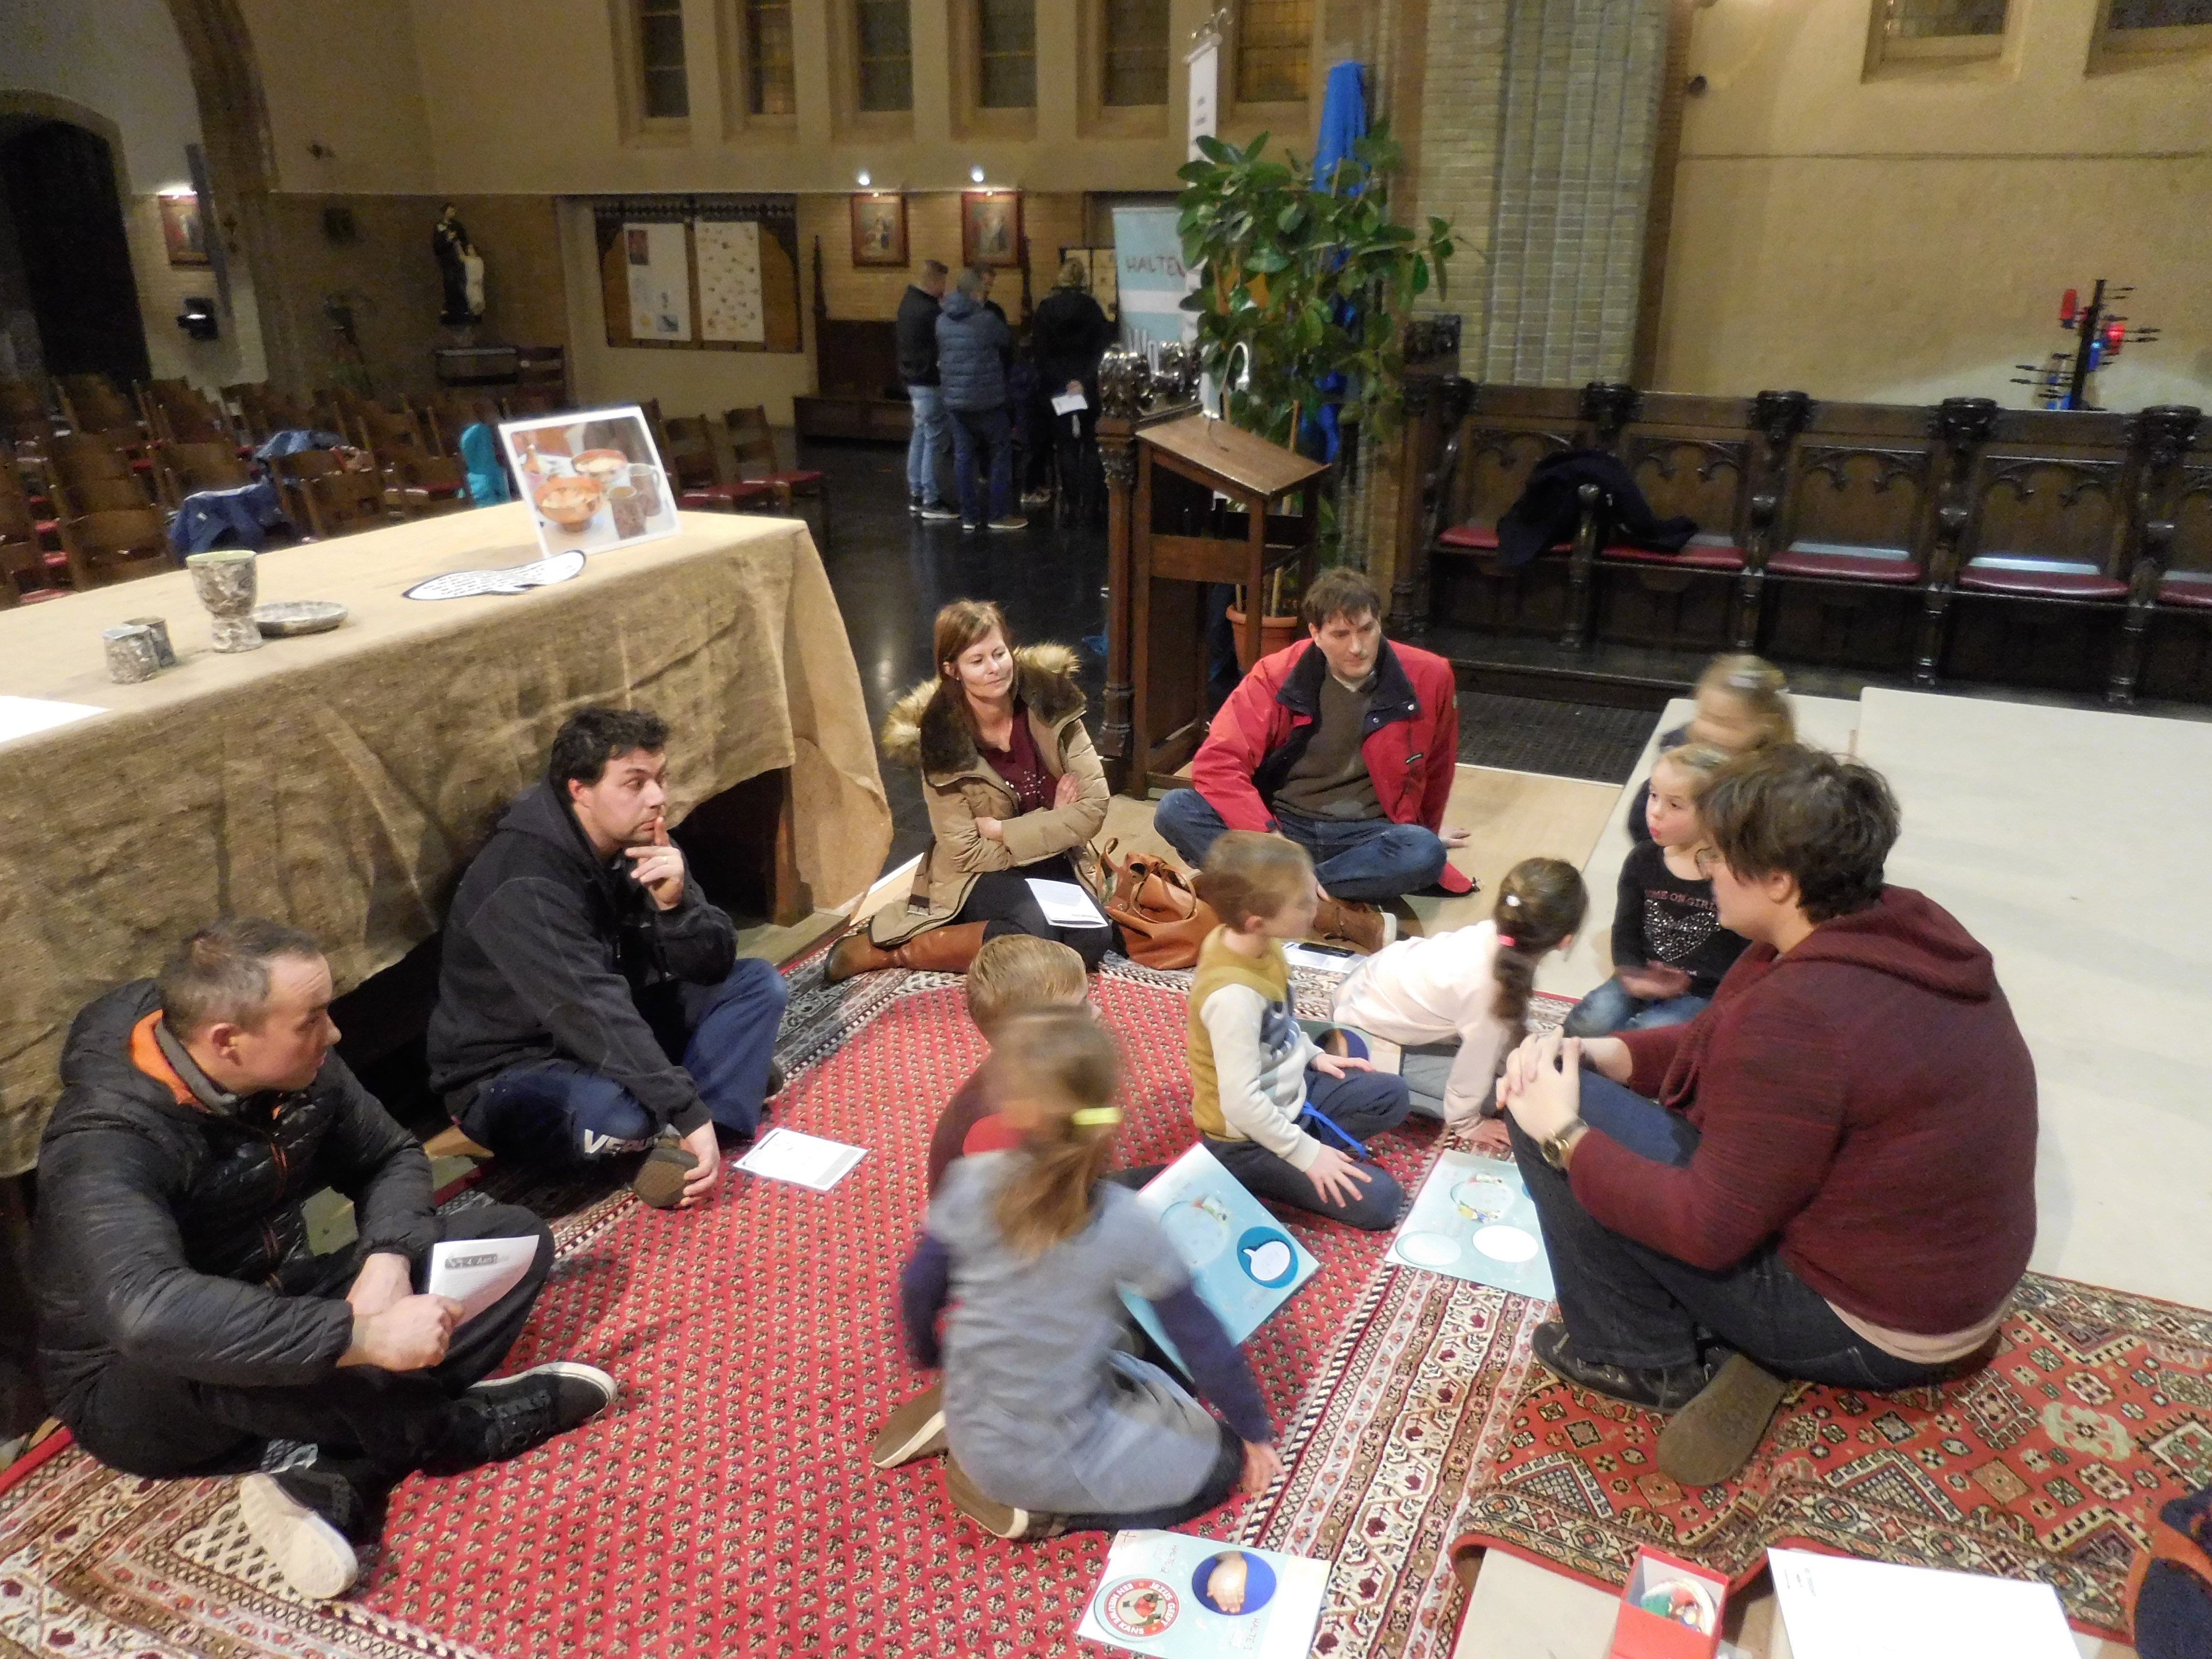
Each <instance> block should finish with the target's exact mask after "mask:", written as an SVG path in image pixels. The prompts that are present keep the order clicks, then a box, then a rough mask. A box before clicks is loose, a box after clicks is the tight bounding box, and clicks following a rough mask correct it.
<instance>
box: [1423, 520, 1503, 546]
mask: <svg viewBox="0 0 2212 1659" xmlns="http://www.w3.org/2000/svg"><path fill="white" fill-rule="evenodd" d="M1437 543H1438V544H1439V545H1441V546H1444V547H1474V548H1480V549H1482V550H1485V551H1490V550H1495V549H1496V547H1497V546H1498V532H1496V531H1495V530H1485V529H1484V528H1483V527H1482V526H1480V525H1479V524H1455V525H1454V526H1452V527H1451V528H1450V529H1449V530H1446V531H1443V532H1439V533H1438V535H1437Z"/></svg>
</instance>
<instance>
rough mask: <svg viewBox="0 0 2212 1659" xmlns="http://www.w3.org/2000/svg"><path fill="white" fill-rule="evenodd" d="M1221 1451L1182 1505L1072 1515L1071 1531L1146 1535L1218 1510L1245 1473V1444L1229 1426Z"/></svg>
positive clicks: (1069, 1520) (1225, 1428) (1225, 1427)
mask: <svg viewBox="0 0 2212 1659" xmlns="http://www.w3.org/2000/svg"><path fill="white" fill-rule="evenodd" d="M1220 1429H1221V1449H1220V1451H1219V1452H1218V1453H1216V1454H1215V1455H1214V1459H1213V1467H1212V1468H1210V1469H1208V1470H1207V1471H1206V1480H1205V1483H1204V1484H1203V1485H1202V1486H1200V1487H1199V1489H1198V1490H1197V1491H1196V1492H1193V1493H1192V1494H1191V1495H1190V1496H1189V1497H1188V1498H1185V1499H1183V1501H1182V1503H1180V1504H1169V1505H1168V1506H1167V1507H1166V1508H1164V1509H1158V1510H1135V1511H1133V1512H1132V1513H1130V1514H1127V1515H1071V1516H1068V1517H1067V1530H1068V1531H1069V1532H1145V1531H1151V1530H1157V1529H1164V1528H1168V1527H1179V1526H1181V1525H1182V1523H1183V1522H1186V1521H1194V1520H1196V1519H1197V1518H1198V1517H1199V1516H1201V1515H1204V1514H1205V1513H1206V1511H1207V1510H1212V1509H1218V1508H1219V1507H1220V1506H1221V1505H1222V1504H1225V1503H1227V1502H1228V1501H1229V1496H1230V1494H1231V1492H1235V1491H1236V1490H1237V1481H1238V1480H1242V1479H1243V1474H1244V1443H1243V1441H1242V1440H1239V1439H1238V1438H1237V1431H1236V1430H1234V1429H1232V1428H1231V1427H1230V1426H1229V1425H1227V1424H1226V1423H1224V1424H1222V1425H1220Z"/></svg>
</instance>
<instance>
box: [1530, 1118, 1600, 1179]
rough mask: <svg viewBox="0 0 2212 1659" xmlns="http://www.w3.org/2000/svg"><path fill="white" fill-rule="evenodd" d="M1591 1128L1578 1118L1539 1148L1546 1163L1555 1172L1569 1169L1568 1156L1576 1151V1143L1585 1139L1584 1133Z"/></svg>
mask: <svg viewBox="0 0 2212 1659" xmlns="http://www.w3.org/2000/svg"><path fill="white" fill-rule="evenodd" d="M1587 1128H1589V1124H1587V1123H1585V1122H1583V1121H1582V1119H1580V1118H1576V1119H1575V1120H1574V1121H1572V1122H1571V1123H1569V1124H1568V1125H1567V1127H1565V1128H1564V1129H1562V1130H1560V1131H1559V1133H1557V1134H1555V1135H1553V1137H1552V1138H1551V1139H1549V1140H1547V1141H1545V1142H1544V1143H1543V1145H1542V1146H1541V1147H1539V1148H1538V1150H1539V1151H1541V1152H1542V1153H1543V1154H1544V1162H1545V1163H1547V1164H1550V1165H1551V1166H1552V1167H1553V1169H1555V1170H1565V1168H1566V1167H1567V1154H1568V1153H1569V1152H1572V1151H1573V1150H1574V1147H1575V1142H1577V1140H1580V1139H1582V1138H1583V1130H1585V1129H1587Z"/></svg>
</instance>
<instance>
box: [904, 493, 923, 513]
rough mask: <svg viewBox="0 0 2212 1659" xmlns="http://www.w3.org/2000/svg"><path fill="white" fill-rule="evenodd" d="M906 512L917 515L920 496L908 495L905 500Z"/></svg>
mask: <svg viewBox="0 0 2212 1659" xmlns="http://www.w3.org/2000/svg"><path fill="white" fill-rule="evenodd" d="M906 510H907V511H908V512H909V513H919V512H921V495H920V494H919V493H918V492H917V493H915V494H913V495H908V497H907V498H906Z"/></svg>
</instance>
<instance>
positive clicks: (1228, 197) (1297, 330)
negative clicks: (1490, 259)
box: [1176, 121, 1453, 666]
mask: <svg viewBox="0 0 2212 1659" xmlns="http://www.w3.org/2000/svg"><path fill="white" fill-rule="evenodd" d="M1267 138H1268V135H1267V134H1266V133H1264V132H1263V133H1261V135H1260V136H1259V137H1256V138H1255V139H1254V140H1253V141H1252V142H1251V143H1249V145H1246V146H1244V147H1243V148H1242V149H1239V148H1238V147H1237V145H1235V144H1232V143H1229V142H1227V141H1226V140H1225V139H1221V138H1216V137H1201V138H1200V139H1199V140H1198V148H1199V152H1200V159H1199V160H1197V161H1191V162H1189V163H1188V164H1187V165H1185V166H1184V167H1182V169H1181V171H1180V172H1179V173H1177V174H1176V176H1177V177H1178V178H1180V179H1182V181H1183V191H1182V196H1181V197H1180V198H1179V200H1178V204H1177V205H1178V206H1179V208H1180V209H1181V212H1182V217H1181V220H1180V223H1179V229H1180V231H1181V234H1182V253H1183V263H1184V264H1185V265H1186V266H1187V267H1188V268H1189V269H1191V270H1194V271H1196V272H1197V273H1198V278H1199V282H1198V286H1197V288H1196V289H1194V290H1193V291H1192V292H1191V293H1190V294H1189V295H1188V296H1186V297H1185V299H1184V300H1183V302H1182V303H1183V308H1184V309H1185V310H1188V311H1193V312H1195V313H1198V344H1199V350H1200V361H1201V362H1202V363H1203V364H1204V366H1205V368H1206V372H1207V373H1208V374H1212V375H1213V376H1214V377H1216V379H1217V380H1221V379H1223V378H1224V377H1225V371H1227V370H1229V369H1230V368H1231V364H1232V359H1233V360H1234V367H1235V369H1236V373H1235V375H1234V378H1233V380H1230V381H1229V383H1228V385H1227V386H1226V390H1225V397H1224V404H1225V413H1226V415H1227V416H1228V418H1230V419H1231V420H1232V421H1234V422H1236V423H1237V425H1239V426H1241V427H1243V428H1246V429H1247V430H1249V431H1252V432H1256V433H1259V434H1261V435H1262V436H1265V437H1268V438H1272V439H1273V440H1274V441H1276V442H1278V443H1284V444H1287V445H1289V446H1290V447H1293V448H1297V449H1299V450H1300V451H1301V452H1302V453H1308V454H1316V455H1317V454H1319V453H1322V450H1321V449H1320V447H1318V446H1319V445H1320V444H1321V443H1322V442H1323V441H1325V440H1324V439H1323V438H1322V434H1321V426H1320V422H1321V418H1322V410H1334V411H1335V413H1336V417H1337V420H1338V421H1339V422H1343V423H1347V424H1348V423H1351V422H1358V423H1359V424H1360V425H1361V426H1363V427H1364V428H1367V429H1369V430H1374V431H1383V432H1387V431H1389V429H1390V428H1392V427H1393V426H1394V425H1395V422H1396V421H1397V418H1398V416H1399V414H1400V412H1401V408H1402V405H1403V402H1404V386H1403V380H1404V374H1405V351H1404V348H1403V345H1402V340H1403V337H1404V331H1405V325H1406V322H1407V318H1408V317H1409V316H1410V314H1411V313H1412V311H1413V301H1414V300H1415V299H1416V298H1417V297H1418V296H1419V295H1422V294H1424V293H1426V292H1427V291H1428V290H1429V289H1431V287H1433V288H1434V289H1436V290H1437V293H1438V294H1442V293H1443V289H1444V269H1445V264H1446V262H1447V261H1449V259H1450V258H1451V257H1452V253H1453V245H1452V234H1451V227H1450V226H1449V224H1447V223H1446V222H1444V221H1443V220H1442V219H1438V218H1433V217H1432V218H1431V219H1430V220H1429V222H1428V226H1427V228H1426V230H1425V232H1424V231H1416V230H1414V229H1413V228H1411V227H1409V226H1406V225H1401V224H1400V223H1398V222H1396V221H1395V220H1394V219H1392V218H1391V216H1390V193H1389V175H1390V174H1391V173H1393V172H1395V170H1396V169H1397V168H1398V167H1399V166H1400V165H1401V163H1402V161H1403V160H1404V156H1403V153H1402V152H1401V149H1399V146H1398V144H1397V143H1396V141H1395V140H1394V139H1393V138H1392V137H1390V128H1389V123H1388V122H1387V121H1383V122H1377V123H1376V125H1375V128H1374V130H1373V131H1370V132H1369V133H1368V134H1367V135H1366V136H1365V137H1363V138H1360V139H1359V140H1358V141H1357V142H1356V143H1354V145H1353V147H1352V155H1350V156H1348V157H1346V159H1344V160H1342V161H1338V162H1337V163H1336V164H1335V166H1334V167H1332V168H1330V169H1329V171H1328V177H1327V178H1324V179H1316V178H1315V177H1314V175H1313V172H1312V170H1311V169H1310V168H1308V167H1303V166H1301V165H1300V164H1299V163H1298V161H1297V158H1296V157H1294V156H1292V155H1288V154H1287V153H1285V155H1283V157H1282V158H1281V159H1280V160H1277V159H1274V158H1273V157H1271V156H1269V155H1267V153H1266V152H1267ZM1240 347H1241V348H1243V349H1241V350H1240V349H1239V348H1240ZM1339 556H1341V544H1340V532H1339V531H1338V529H1337V526H1336V520H1335V513H1334V501H1333V500H1331V499H1329V498H1327V497H1325V498H1324V499H1323V501H1322V559H1323V562H1333V561H1334V559H1335V558H1337V557H1339ZM1297 597H1298V596H1297V595H1296V594H1289V593H1271V594H1269V595H1268V596H1267V599H1268V600H1269V601H1270V611H1271V612H1273V611H1274V610H1275V609H1276V607H1277V606H1280V607H1281V608H1282V609H1284V610H1285V611H1289V612H1291V613H1292V614H1291V615H1290V616H1289V617H1287V618H1281V617H1276V616H1273V615H1272V614H1271V615H1268V616H1263V617H1262V626H1263V628H1265V627H1267V625H1268V624H1269V623H1272V622H1276V621H1286V622H1287V623H1288V624H1289V625H1290V626H1291V627H1293V628H1294V627H1295V623H1296V617H1295V611H1296V609H1297ZM1237 637H1238V638H1239V640H1240V641H1241V640H1242V638H1243V631H1242V629H1239V630H1238V635H1237ZM1248 666H1249V665H1248Z"/></svg>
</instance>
